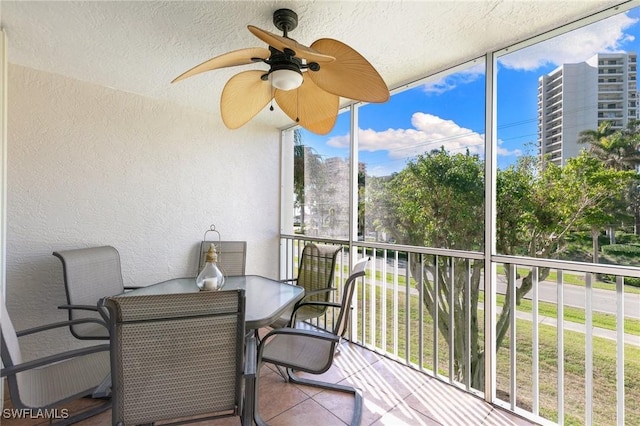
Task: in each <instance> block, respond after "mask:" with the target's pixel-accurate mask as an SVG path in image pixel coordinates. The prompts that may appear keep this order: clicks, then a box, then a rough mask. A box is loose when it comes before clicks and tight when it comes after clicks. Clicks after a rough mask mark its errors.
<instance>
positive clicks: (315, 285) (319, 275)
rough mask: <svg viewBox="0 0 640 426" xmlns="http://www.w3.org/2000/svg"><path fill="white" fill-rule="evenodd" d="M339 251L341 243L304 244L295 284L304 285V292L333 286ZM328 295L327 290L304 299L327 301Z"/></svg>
mask: <svg viewBox="0 0 640 426" xmlns="http://www.w3.org/2000/svg"><path fill="white" fill-rule="evenodd" d="M340 251H342V246H341V245H328V244H314V243H309V244H307V245H305V246H304V249H303V250H302V257H301V259H300V265H299V267H298V276H297V282H296V284H297V285H299V286H301V287H304V289H305V292H306V294H309V293H311V292H314V291H317V290H322V289H328V288H331V287H335V285H334V282H333V277H334V274H335V270H336V260H337V258H338V253H340ZM329 296H330V293H329V292H322V293H319V294H317V295H311V296H309V297H305V301H310V300H313V301H318V300H320V301H328V300H329Z"/></svg>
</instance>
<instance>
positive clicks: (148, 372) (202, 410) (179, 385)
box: [102, 290, 245, 425]
mask: <svg viewBox="0 0 640 426" xmlns="http://www.w3.org/2000/svg"><path fill="white" fill-rule="evenodd" d="M102 304H103V305H104V306H106V307H107V308H108V309H109V313H110V334H111V371H112V395H113V396H112V399H113V413H112V423H113V424H114V425H116V424H118V423H119V422H122V424H125V425H127V424H142V423H152V422H154V421H158V420H163V419H175V418H178V417H188V416H198V415H202V414H206V413H213V412H223V411H224V412H226V413H227V415H229V414H232V415H239V413H240V410H241V407H242V405H241V398H242V370H243V353H244V337H245V336H244V335H245V326H244V317H245V296H244V290H222V291H212V292H204V291H202V292H198V293H181V294H161V295H140V296H116V297H110V298H106V299H104V300H103V301H102Z"/></svg>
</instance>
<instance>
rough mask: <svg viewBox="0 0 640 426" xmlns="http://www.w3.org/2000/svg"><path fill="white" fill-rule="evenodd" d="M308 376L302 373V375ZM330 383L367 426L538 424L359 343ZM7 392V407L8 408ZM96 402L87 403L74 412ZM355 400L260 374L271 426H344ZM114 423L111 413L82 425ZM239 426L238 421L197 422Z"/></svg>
mask: <svg viewBox="0 0 640 426" xmlns="http://www.w3.org/2000/svg"><path fill="white" fill-rule="evenodd" d="M302 376H303V375H302ZM315 377H316V378H321V379H322V380H325V381H331V382H339V381H345V382H347V383H350V384H352V385H354V386H356V387H359V388H360V389H362V390H363V396H364V407H363V414H362V425H393V426H396V425H398V426H401V425H408V426H415V425H473V426H475V425H531V424H533V423H531V422H529V421H527V420H524V419H522V418H520V417H517V416H515V415H513V414H511V413H508V412H506V411H503V410H501V409H498V408H495V407H493V406H491V405H489V404H487V403H485V402H484V401H483V400H481V399H479V398H477V397H475V396H473V395H470V394H468V393H466V392H463V391H461V390H459V389H457V388H455V387H453V386H450V385H448V384H446V383H443V382H441V381H439V380H437V379H434V378H430V377H427V376H425V375H423V374H420V373H418V372H416V371H414V370H412V369H410V368H407V367H405V366H402V365H401V364H399V363H396V362H394V361H392V360H389V359H387V358H384V357H382V356H379V355H377V354H375V353H373V352H371V351H369V350H366V349H364V348H362V347H360V346H357V345H350V344H343V345H342V346H341V350H340V353H339V355H338V356H337V357H336V359H335V362H334V365H333V366H332V368H331V369H330V370H329V371H327V372H326V373H325V374H323V375H322V376H320V377H318V376H315ZM6 400H7V394H6V393H5V405H4V407H5V408H7V407H8V404H7V401H6ZM87 404H92V401H91V400H90V399H84V400H82V401H81V402H79V403H76V404H75V405H74V406H73V407H68V408H70V410H71V411H73V410H74V409H84V408H85V407H86V406H87ZM352 409H353V397H352V396H350V395H348V394H343V393H340V392H333V391H325V390H321V389H318V388H312V387H308V386H298V385H293V384H289V383H286V382H284V380H283V379H282V377H281V376H280V375H279V374H278V373H277V372H276V371H275V369H273V368H271V366H269V365H264V366H263V367H262V368H261V371H260V407H259V410H260V413H261V415H262V417H263V419H264V420H266V421H267V422H268V423H269V424H270V425H271V426H286V425H303V426H316V425H317V426H331V425H345V424H348V422H349V421H350V419H351V415H352V412H353V411H352ZM1 423H2V426H14V425H15V426H31V425H39V424H48V421H43V420H30V421H27V420H8V419H2V421H1ZM110 424H111V412H110V411H107V412H104V413H102V414H100V415H98V416H95V417H93V418H91V419H88V420H85V421H83V422H81V423H78V425H83V426H98V425H100V426H102V425H105V426H106V425H110ZM192 424H194V425H201V426H203V425H211V426H218V425H220V426H225V425H239V424H240V421H239V418H226V419H221V420H216V421H203V422H199V423H192Z"/></svg>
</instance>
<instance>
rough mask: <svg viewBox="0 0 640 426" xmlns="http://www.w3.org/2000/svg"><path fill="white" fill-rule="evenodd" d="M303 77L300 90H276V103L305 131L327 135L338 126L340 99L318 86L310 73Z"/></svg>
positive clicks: (304, 74) (303, 74)
mask: <svg viewBox="0 0 640 426" xmlns="http://www.w3.org/2000/svg"><path fill="white" fill-rule="evenodd" d="M302 76H303V77H304V80H303V82H302V85H301V86H300V87H299V88H298V89H295V90H287V91H284V90H276V95H275V98H276V102H277V103H278V105H279V106H280V108H282V110H283V111H284V113H285V114H287V115H288V116H289V117H290V118H291V119H292V120H294V121H298V122H299V124H300V125H301V126H302V127H304V128H305V129H307V130H309V131H311V132H313V133H317V134H319V135H326V134H327V133H329V132H330V131H331V129H333V126H334V125H335V124H336V118H337V117H338V108H339V106H340V97H339V96H336V95H334V94H332V93H329V92H325V91H324V90H322V89H321V88H319V87H318V86H316V84H315V83H314V82H313V81H312V80H311V79H310V78H309V73H308V72H305V73H302Z"/></svg>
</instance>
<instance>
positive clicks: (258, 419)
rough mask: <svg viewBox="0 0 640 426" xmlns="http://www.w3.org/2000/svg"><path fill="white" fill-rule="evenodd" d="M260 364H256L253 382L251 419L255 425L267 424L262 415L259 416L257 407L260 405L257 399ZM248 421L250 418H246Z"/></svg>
mask: <svg viewBox="0 0 640 426" xmlns="http://www.w3.org/2000/svg"><path fill="white" fill-rule="evenodd" d="M261 366H262V363H261V362H260V363H258V366H257V368H256V379H255V382H254V388H253V391H254V396H253V407H254V408H253V410H252V411H253V421H255V423H256V425H258V426H269V425H268V424H267V422H265V421H264V420H263V419H262V417H261V416H260V411H259V410H258V408H259V407H260V399H259V394H260V367H261ZM248 421H249V422H251V419H248ZM244 423H245V421H244V420H243V424H244Z"/></svg>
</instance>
